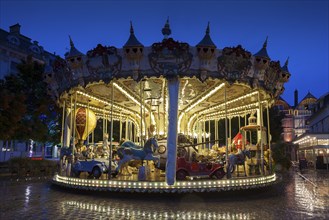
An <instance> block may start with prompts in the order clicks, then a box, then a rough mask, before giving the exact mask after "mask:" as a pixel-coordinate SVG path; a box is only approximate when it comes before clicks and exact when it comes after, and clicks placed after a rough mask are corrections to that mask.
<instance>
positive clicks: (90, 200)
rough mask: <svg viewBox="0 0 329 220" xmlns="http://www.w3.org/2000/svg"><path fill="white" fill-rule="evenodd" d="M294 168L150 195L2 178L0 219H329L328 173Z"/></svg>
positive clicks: (44, 181)
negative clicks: (242, 185)
mask: <svg viewBox="0 0 329 220" xmlns="http://www.w3.org/2000/svg"><path fill="white" fill-rule="evenodd" d="M302 175H304V176H305V177H306V178H307V179H309V180H310V181H312V182H314V184H316V186H317V187H314V186H313V184H311V183H310V182H309V181H307V180H305V179H304V178H302V177H301V176H300V175H298V173H297V172H296V171H293V170H292V171H290V172H289V173H287V174H284V175H282V178H283V181H282V183H281V184H278V185H276V186H274V187H271V188H266V189H262V190H256V191H251V192H250V191H248V192H230V193H212V194H185V195H184V194H183V195H172V194H171V195H162V194H160V195H150V194H146V195H143V194H122V193H121V194H120V193H106V194H104V193H103V194H102V193H95V192H90V193H86V192H81V191H80V192H73V191H69V190H66V189H61V188H57V187H54V186H52V185H51V183H49V182H48V181H47V180H36V179H34V180H20V181H16V182H15V181H2V182H0V190H1V200H0V219H4V220H5V219H6V220H7V219H33V220H36V219H329V202H328V201H329V172H328V171H325V170H322V171H313V170H308V171H302Z"/></svg>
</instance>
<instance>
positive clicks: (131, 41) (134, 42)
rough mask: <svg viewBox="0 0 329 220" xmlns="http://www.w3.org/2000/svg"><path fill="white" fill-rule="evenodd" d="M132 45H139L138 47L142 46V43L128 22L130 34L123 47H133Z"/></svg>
mask: <svg viewBox="0 0 329 220" xmlns="http://www.w3.org/2000/svg"><path fill="white" fill-rule="evenodd" d="M134 46H139V47H144V45H143V44H141V43H140V42H139V41H138V40H137V38H136V36H135V34H134V28H133V25H132V23H131V22H130V36H129V39H128V40H127V42H126V43H125V45H124V47H134Z"/></svg>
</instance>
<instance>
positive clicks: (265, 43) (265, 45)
mask: <svg viewBox="0 0 329 220" xmlns="http://www.w3.org/2000/svg"><path fill="white" fill-rule="evenodd" d="M267 39H268V36H266V40H265V42H264V44H263V48H265V49H266V47H267Z"/></svg>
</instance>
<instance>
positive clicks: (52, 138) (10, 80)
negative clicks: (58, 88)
mask: <svg viewBox="0 0 329 220" xmlns="http://www.w3.org/2000/svg"><path fill="white" fill-rule="evenodd" d="M17 68H18V70H19V73H17V74H10V75H9V76H7V77H5V79H4V80H3V81H2V83H1V93H0V100H1V101H0V123H1V128H0V131H1V134H0V135H1V136H0V139H3V140H10V139H16V140H29V139H33V140H34V141H37V142H41V143H44V144H45V143H47V142H50V143H58V142H59V137H60V126H61V124H60V123H61V120H59V119H60V118H61V114H60V111H59V108H58V107H57V106H56V103H55V101H54V100H52V98H51V96H50V95H48V94H47V84H46V83H45V82H44V80H43V79H44V66H43V65H41V64H39V63H37V62H32V61H31V59H30V60H28V61H27V62H24V61H23V63H22V64H19V65H18V66H17Z"/></svg>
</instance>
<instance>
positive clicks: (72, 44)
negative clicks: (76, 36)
mask: <svg viewBox="0 0 329 220" xmlns="http://www.w3.org/2000/svg"><path fill="white" fill-rule="evenodd" d="M69 38H70V45H71V47H74V43H73V40H72V38H71V36H70V35H69Z"/></svg>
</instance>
